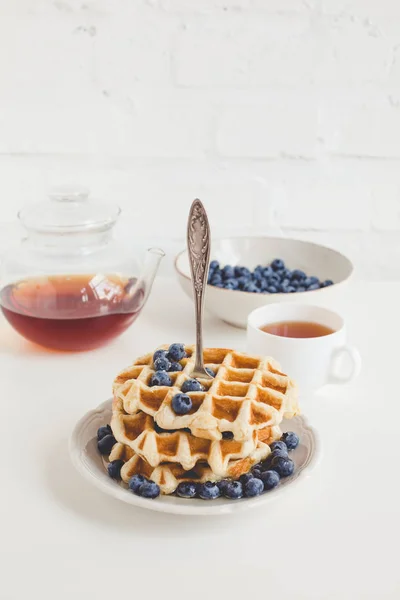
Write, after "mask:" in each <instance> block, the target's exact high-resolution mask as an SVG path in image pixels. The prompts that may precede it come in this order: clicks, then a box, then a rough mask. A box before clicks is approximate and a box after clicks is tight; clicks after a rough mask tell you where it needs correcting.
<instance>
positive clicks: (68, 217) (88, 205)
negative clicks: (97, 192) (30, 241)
mask: <svg viewBox="0 0 400 600" xmlns="http://www.w3.org/2000/svg"><path fill="white" fill-rule="evenodd" d="M89 194H90V191H89V190H88V189H87V188H85V187H80V186H60V187H57V188H54V189H53V190H52V191H51V192H50V194H49V198H50V200H46V201H44V202H38V203H35V204H31V205H29V206H26V207H25V208H23V209H22V210H20V212H19V213H18V217H19V219H20V220H21V222H22V224H23V225H24V227H26V228H27V229H33V230H35V231H39V232H43V233H50V232H53V233H76V232H79V231H93V230H105V229H109V228H110V227H112V226H113V225H114V223H115V221H116V220H117V218H118V216H119V214H120V212H121V209H120V208H119V206H117V205H115V204H106V203H103V202H97V201H94V200H90V199H89Z"/></svg>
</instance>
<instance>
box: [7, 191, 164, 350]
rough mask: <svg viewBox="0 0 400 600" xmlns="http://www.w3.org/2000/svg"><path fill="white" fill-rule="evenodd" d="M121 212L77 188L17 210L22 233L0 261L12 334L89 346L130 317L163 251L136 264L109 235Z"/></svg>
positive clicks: (55, 344)
mask: <svg viewBox="0 0 400 600" xmlns="http://www.w3.org/2000/svg"><path fill="white" fill-rule="evenodd" d="M119 213H120V209H119V208H118V206H115V205H109V204H105V203H103V202H97V201H93V200H91V199H90V198H89V193H88V191H87V190H86V189H84V188H79V187H76V186H73V187H72V188H71V187H63V188H58V189H57V190H53V192H52V194H51V196H50V201H46V202H40V203H38V204H33V205H29V206H27V207H26V208H24V209H22V210H21V211H20V212H19V214H18V216H19V218H20V221H21V223H22V225H23V226H24V227H25V229H26V232H27V235H26V237H25V238H24V239H23V240H22V241H21V244H20V246H19V247H18V248H15V249H14V248H13V249H12V251H10V252H9V253H8V254H6V256H5V257H4V259H3V260H2V261H1V263H0V282H1V287H0V307H1V310H2V312H3V314H4V315H5V317H6V319H7V320H8V322H9V323H10V324H11V325H12V326H13V327H14V329H15V330H16V331H18V333H20V334H21V335H23V336H24V337H25V338H27V339H28V340H31V341H33V342H36V343H37V344H41V345H42V346H47V347H50V348H56V349H59V350H89V349H92V348H96V347H97V346H100V345H102V344H104V343H105V342H107V341H109V340H111V339H112V338H114V337H117V336H118V335H120V334H121V333H122V332H123V331H125V329H127V328H128V327H129V325H131V324H132V323H133V321H135V319H136V317H137V316H138V314H139V312H140V311H141V309H142V308H143V306H144V305H145V303H146V301H147V299H148V297H149V294H150V291H151V287H152V284H153V281H154V277H155V275H156V273H157V269H158V266H159V264H160V261H161V259H162V257H163V256H164V252H163V251H162V250H160V249H159V248H149V250H148V251H147V253H146V256H145V260H144V263H143V264H142V265H140V263H139V262H138V261H137V260H136V258H135V256H132V254H131V251H129V250H128V249H125V248H123V247H122V246H121V245H120V244H119V241H118V240H115V239H113V236H112V230H113V227H114V225H115V223H116V220H117V218H118V215H119Z"/></svg>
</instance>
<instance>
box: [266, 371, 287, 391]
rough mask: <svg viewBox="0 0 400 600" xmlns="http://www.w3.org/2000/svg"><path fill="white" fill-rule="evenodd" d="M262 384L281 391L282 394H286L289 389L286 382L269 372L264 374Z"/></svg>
mask: <svg viewBox="0 0 400 600" xmlns="http://www.w3.org/2000/svg"><path fill="white" fill-rule="evenodd" d="M261 385H263V386H264V387H267V388H270V389H272V390H276V391H277V392H281V394H285V393H286V389H287V385H286V383H280V382H279V380H278V378H277V377H275V376H274V375H269V374H268V373H264V374H263V376H262V379H261Z"/></svg>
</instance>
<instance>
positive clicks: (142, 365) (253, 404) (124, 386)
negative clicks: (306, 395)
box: [113, 346, 299, 441]
mask: <svg viewBox="0 0 400 600" xmlns="http://www.w3.org/2000/svg"><path fill="white" fill-rule="evenodd" d="M162 348H163V349H167V348H168V347H167V346H162ZM185 350H186V353H187V355H188V356H187V358H184V359H182V360H181V361H180V363H181V365H182V366H183V371H179V372H173V373H169V375H170V377H171V379H172V386H171V387H166V386H154V387H150V386H149V382H150V378H151V376H152V374H153V373H154V369H153V354H146V355H145V356H142V357H141V358H139V359H138V360H136V362H135V363H134V364H133V365H132V366H131V367H128V368H127V369H125V370H124V371H122V372H121V373H120V374H119V375H118V376H117V378H116V379H115V381H114V386H113V390H114V397H115V398H117V399H120V400H121V401H122V403H123V408H124V411H125V412H126V413H128V414H131V415H134V414H135V413H137V412H139V411H143V412H145V413H146V414H148V415H150V416H152V417H154V419H155V421H156V422H157V424H158V425H159V426H160V427H162V428H163V429H185V428H189V429H190V430H191V432H192V434H193V435H194V436H196V437H201V438H205V439H211V440H220V439H221V438H222V433H223V432H224V431H231V432H232V433H233V436H234V439H235V440H237V441H244V440H249V439H252V435H253V431H255V430H258V429H264V428H266V427H273V426H275V425H279V423H280V422H281V421H282V419H283V417H286V418H291V417H293V416H294V415H295V414H297V413H298V411H299V409H298V404H297V387H296V385H295V383H294V382H293V381H292V380H291V379H289V377H288V376H287V375H285V374H284V373H282V372H281V368H280V366H279V364H278V363H277V362H276V361H275V360H274V359H273V358H271V357H260V356H251V355H248V354H244V353H240V352H235V351H233V350H229V349H226V348H206V349H205V350H204V354H203V356H204V362H205V365H206V366H207V367H209V368H211V369H212V370H213V371H214V372H215V373H216V376H215V378H213V379H212V380H206V379H201V378H198V381H200V383H201V384H202V385H203V387H204V391H202V392H188V395H189V396H190V398H191V400H192V403H193V408H192V410H191V411H190V412H189V414H187V415H176V414H175V413H174V411H173V410H172V407H171V401H172V398H173V396H174V395H175V394H177V393H178V392H180V390H181V387H182V384H183V382H184V381H186V380H187V379H190V378H191V373H192V371H193V367H194V362H195V349H194V346H186V347H185Z"/></svg>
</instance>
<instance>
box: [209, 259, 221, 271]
mask: <svg viewBox="0 0 400 600" xmlns="http://www.w3.org/2000/svg"><path fill="white" fill-rule="evenodd" d="M210 269H211V270H212V271H215V269H219V262H218V261H217V260H212V261H211V262H210Z"/></svg>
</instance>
